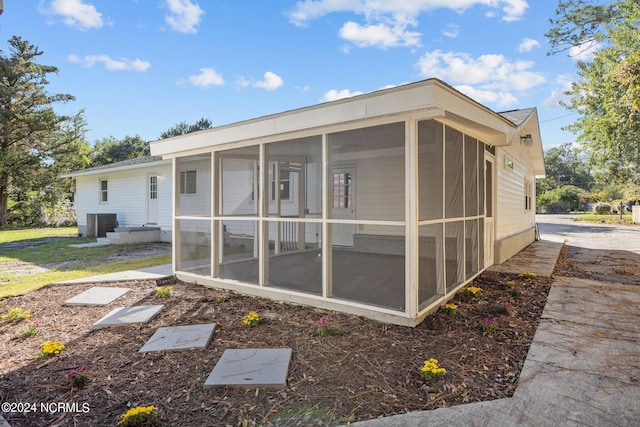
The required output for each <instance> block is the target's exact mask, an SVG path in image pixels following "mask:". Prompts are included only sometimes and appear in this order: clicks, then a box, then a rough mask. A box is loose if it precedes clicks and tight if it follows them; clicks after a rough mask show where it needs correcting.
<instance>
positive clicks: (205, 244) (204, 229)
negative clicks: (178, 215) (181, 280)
mask: <svg viewBox="0 0 640 427" xmlns="http://www.w3.org/2000/svg"><path fill="white" fill-rule="evenodd" d="M176 226H177V229H178V244H179V245H180V247H179V251H178V252H179V254H180V256H179V258H178V260H177V270H178V271H188V272H192V273H195V274H199V275H202V276H209V275H210V274H211V221H209V220H195V219H179V220H177V221H176Z"/></svg>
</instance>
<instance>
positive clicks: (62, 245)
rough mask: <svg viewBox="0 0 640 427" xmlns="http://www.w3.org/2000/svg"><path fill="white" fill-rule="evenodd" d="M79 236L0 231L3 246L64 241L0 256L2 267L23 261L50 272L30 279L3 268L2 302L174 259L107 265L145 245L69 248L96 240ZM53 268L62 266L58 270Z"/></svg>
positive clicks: (58, 231)
mask: <svg viewBox="0 0 640 427" xmlns="http://www.w3.org/2000/svg"><path fill="white" fill-rule="evenodd" d="M77 234H78V230H77V228H44V229H29V230H10V231H0V244H2V243H14V242H16V243H17V242H21V241H22V242H25V241H28V240H34V239H39V238H43V237H51V236H64V237H65V238H64V239H59V240H56V241H53V242H47V243H44V244H41V245H38V246H34V247H26V248H23V249H9V250H3V251H2V255H0V263H2V262H16V261H20V262H23V263H27V264H32V265H37V266H41V267H46V268H49V271H47V272H43V273H35V274H29V275H17V274H15V273H12V272H11V271H9V270H6V269H2V267H1V266H0V298H3V297H7V296H13V295H22V294H25V293H27V292H30V291H33V290H36V289H39V288H41V287H43V286H46V285H48V284H49V283H53V282H61V281H65V280H71V279H79V278H82V277H89V276H96V275H100V274H108V273H115V272H119V271H126V270H135V269H138V268H145V267H151V266H155V265H161V264H168V263H171V255H161V256H154V257H149V258H140V259H129V260H121V261H113V262H108V263H106V262H105V260H106V259H108V258H109V257H110V256H112V255H116V254H117V253H118V252H121V251H122V250H124V249H132V248H135V247H137V246H142V245H109V246H97V247H93V248H71V247H69V246H68V245H70V244H74V243H85V242H91V241H94V240H95V239H88V238H79V237H76V236H77ZM26 243H28V242H26ZM52 264H59V265H58V266H57V267H56V266H53V265H52ZM0 265H1V264H0Z"/></svg>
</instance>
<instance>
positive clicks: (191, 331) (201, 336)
mask: <svg viewBox="0 0 640 427" xmlns="http://www.w3.org/2000/svg"><path fill="white" fill-rule="evenodd" d="M215 328H216V324H215V323H207V324H204V325H188V326H171V327H167V328H158V330H157V331H156V332H155V333H154V334H153V335H152V336H151V338H149V340H148V341H147V342H146V343H145V345H144V346H142V348H141V349H140V350H138V353H149V352H152V351H178V350H190V349H205V348H207V345H209V341H211V337H212V336H213V331H214V330H215Z"/></svg>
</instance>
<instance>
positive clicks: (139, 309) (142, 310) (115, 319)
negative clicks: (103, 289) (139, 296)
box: [91, 304, 164, 329]
mask: <svg viewBox="0 0 640 427" xmlns="http://www.w3.org/2000/svg"><path fill="white" fill-rule="evenodd" d="M163 307H164V305H162V304H160V305H135V306H133V307H117V308H114V309H113V310H111V311H110V312H109V313H108V314H107V315H106V316H104V317H103V318H102V319H100V320H98V321H97V322H96V323H94V324H93V326H91V329H101V328H106V327H109V326H123V325H130V324H132V323H147V322H149V321H151V319H153V318H154V317H156V316H157V315H158V313H160V310H162V308H163Z"/></svg>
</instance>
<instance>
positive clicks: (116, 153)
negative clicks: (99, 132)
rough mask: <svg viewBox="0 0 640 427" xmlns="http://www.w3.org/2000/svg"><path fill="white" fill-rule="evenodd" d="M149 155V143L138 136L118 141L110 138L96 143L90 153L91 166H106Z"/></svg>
mask: <svg viewBox="0 0 640 427" xmlns="http://www.w3.org/2000/svg"><path fill="white" fill-rule="evenodd" d="M150 153H151V151H150V149H149V143H148V142H147V141H145V140H143V139H142V138H140V136H139V135H136V136H125V137H124V139H122V140H118V139H116V138H114V137H112V136H110V137H107V138H103V139H102V140H101V141H96V143H95V145H94V147H93V151H92V152H91V156H90V157H91V166H92V167H93V166H101V165H107V164H109V163H115V162H121V161H123V160H129V159H135V158H137V157H143V156H148V155H149V154H150Z"/></svg>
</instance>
